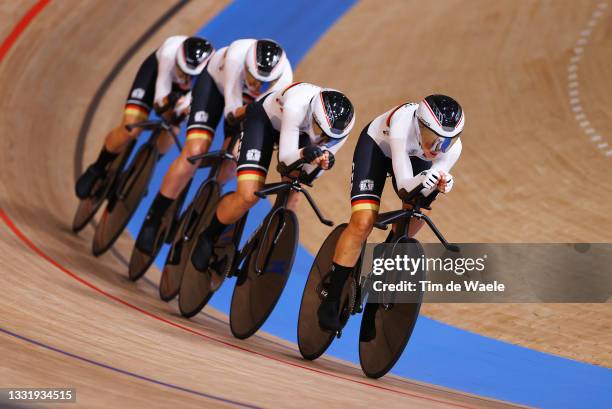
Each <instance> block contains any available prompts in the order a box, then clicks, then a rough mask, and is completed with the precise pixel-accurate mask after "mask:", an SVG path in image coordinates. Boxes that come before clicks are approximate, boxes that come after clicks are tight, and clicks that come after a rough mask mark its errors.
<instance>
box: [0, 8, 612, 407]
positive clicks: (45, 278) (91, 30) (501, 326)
mask: <svg viewBox="0 0 612 409" xmlns="http://www.w3.org/2000/svg"><path fill="white" fill-rule="evenodd" d="M33 4H34V1H30V0H28V1H26V0H24V1H21V2H3V3H2V4H0V15H1V20H0V22H1V24H0V36H1V38H2V39H4V38H5V37H6V36H7V35H8V33H9V32H10V30H11V29H12V27H13V26H14V25H15V23H16V22H17V21H18V20H19V19H20V18H21V17H22V16H23V15H24V14H25V12H26V10H28V9H29V8H30V6H31V5H33ZM173 4H174V2H172V1H161V0H160V1H156V2H146V4H145V2H135V1H134V2H122V5H123V7H121V8H119V7H109V6H108V4H107V3H105V2H93V1H91V2H80V3H77V2H67V1H66V2H55V3H52V4H51V5H49V6H47V7H46V8H45V9H44V11H42V12H41V13H40V15H39V16H37V17H36V19H35V20H34V21H33V22H32V24H31V25H30V26H29V27H28V28H27V30H25V31H24V32H23V34H22V35H21V37H20V38H19V40H18V41H17V42H16V43H15V45H14V46H13V48H12V49H11V51H10V52H9V54H8V55H6V57H5V58H4V60H3V61H2V62H1V63H0V84H2V95H3V98H2V100H1V101H0V104H1V108H2V109H0V132H1V133H2V137H1V144H2V145H1V146H2V148H3V149H2V152H1V153H0V175H2V179H1V182H0V204H1V209H2V212H1V213H0V214H1V215H2V217H3V219H4V221H5V223H6V226H5V227H3V228H2V233H1V236H0V237H2V240H1V241H0V263H1V265H2V267H1V268H0V269H1V270H0V271H2V277H3V281H4V285H3V295H4V297H2V299H1V300H0V311H1V314H2V327H3V329H4V330H5V331H9V332H12V333H13V334H18V335H20V336H21V337H24V338H21V339H19V338H16V337H15V336H11V335H10V334H9V333H7V332H3V333H1V334H0V339H1V341H0V356H2V362H3V365H2V368H1V369H2V370H1V371H0V384H1V385H2V386H11V385H13V386H20V387H24V386H41V385H45V386H54V385H58V386H60V385H62V386H65V385H70V386H74V387H76V388H77V390H78V399H79V402H80V405H79V406H81V407H88V408H89V407H91V408H93V407H105V408H106V407H147V408H150V407H168V406H170V405H173V406H177V407H196V406H197V407H212V406H241V405H242V406H244V405H252V406H256V407H303V406H314V405H322V406H324V407H346V406H349V407H358V406H363V407H365V406H368V405H372V404H377V405H385V406H386V407H418V408H428V407H431V408H437V407H505V406H508V405H505V404H503V403H499V402H494V401H489V400H485V399H482V398H479V397H473V396H469V395H465V394H461V393H457V392H454V391H448V390H446V389H443V388H439V387H435V386H431V385H424V384H421V383H417V382H412V381H408V380H404V379H399V378H396V377H392V376H389V377H385V378H384V379H382V380H380V381H377V382H372V381H370V380H367V379H365V378H363V376H362V375H361V373H360V371H359V370H358V369H357V368H355V367H354V366H352V365H348V364H346V363H343V362H339V361H335V360H332V359H322V360H319V361H318V362H316V363H314V364H311V363H307V362H304V361H303V360H301V359H298V354H297V352H296V351H295V349H294V347H293V346H292V345H289V344H287V343H284V342H283V341H279V340H278V339H275V338H273V337H271V336H267V335H262V336H259V337H254V338H252V339H251V340H249V341H247V342H237V341H235V340H234V339H233V338H232V337H231V335H230V333H229V330H228V328H227V325H226V324H224V320H225V317H224V316H222V315H221V314H217V313H215V312H210V311H209V312H208V313H207V314H201V315H200V316H198V317H197V318H195V319H193V320H191V321H187V320H183V319H181V318H179V317H177V315H176V306H175V305H173V304H171V305H167V304H165V303H162V302H160V301H159V300H158V299H157V292H156V290H155V289H154V288H152V287H150V286H148V285H146V283H138V284H136V285H135V284H132V283H128V282H127V281H126V279H125V266H124V265H123V264H122V263H121V261H120V260H118V257H116V255H112V254H109V255H106V256H104V257H102V258H100V259H95V258H93V257H92V256H90V253H89V248H90V247H89V244H90V240H91V236H92V230H91V229H86V230H85V232H83V233H82V234H81V235H79V236H74V235H72V234H71V233H70V231H69V223H70V220H71V218H72V214H73V211H74V208H75V199H74V195H73V181H74V179H73V175H74V166H75V164H74V160H73V158H74V146H75V141H76V136H77V134H78V132H79V128H80V126H81V123H82V121H83V117H84V115H85V110H86V108H87V106H88V104H89V102H90V100H91V98H92V96H93V94H94V93H95V92H96V90H97V89H98V87H99V86H100V83H101V82H102V81H103V79H104V78H105V77H106V76H107V74H108V72H109V71H110V70H111V68H112V67H113V66H114V65H115V63H116V61H118V60H119V59H120V58H121V56H122V55H123V54H124V53H125V51H126V50H127V49H128V47H130V46H131V45H132V44H133V43H134V42H135V41H136V40H137V39H138V37H139V36H140V35H141V34H142V33H143V32H144V31H145V30H146V29H147V28H149V27H150V26H151V25H152V24H153V23H154V22H155V21H156V20H157V19H158V18H159V16H161V15H163V14H164V13H165V12H166V11H167V10H168V9H170V8H171V7H172V6H173ZM436 4H437V5H436V7H435V8H434V9H432V8H431V6H428V5H426V4H425V3H424V2H416V1H415V2H404V1H397V2H385V7H384V8H382V7H380V5H379V3H377V2H374V1H370V2H363V3H360V4H358V5H357V6H356V7H355V8H353V9H352V10H351V11H349V13H348V14H347V15H345V16H344V17H343V18H342V19H341V20H340V21H339V22H338V23H337V24H336V25H335V26H334V27H333V28H332V29H331V30H330V31H329V32H328V33H327V34H326V35H325V36H324V37H323V38H322V40H321V41H320V43H319V44H318V45H317V46H315V47H314V49H313V50H312V51H311V52H310V53H309V55H308V56H307V57H306V59H305V60H304V61H303V63H302V64H301V65H300V66H299V67H298V69H297V71H296V78H297V79H300V80H307V81H310V82H314V83H318V82H320V83H324V84H326V85H328V86H334V87H337V88H340V89H343V90H346V91H347V93H349V95H350V96H351V98H352V99H353V100H354V102H355V104H356V106H357V107H358V115H359V117H358V125H357V128H359V129H360V128H361V127H362V126H364V125H365V124H366V123H367V122H368V121H369V120H370V119H372V118H373V117H374V116H375V115H377V114H378V113H379V112H382V111H384V110H386V109H388V108H389V107H392V106H394V105H396V104H398V103H400V102H403V101H405V100H414V99H416V98H418V97H419V96H421V95H423V94H424V93H426V92H429V91H431V90H444V92H447V93H449V94H451V95H456V96H457V98H458V99H460V101H461V102H462V104H463V105H464V106H465V109H466V112H467V115H466V117H467V121H468V130H469V131H466V134H465V138H464V140H465V142H464V146H465V151H464V154H463V156H462V159H461V161H460V163H459V164H458V166H457V167H456V170H455V171H454V173H455V175H456V177H457V185H456V191H454V192H453V194H452V195H449V196H448V197H447V198H445V199H444V200H443V201H442V200H440V202H439V203H438V206H437V207H438V211H437V212H436V213H435V217H436V221H437V223H438V224H439V226H440V227H441V228H442V229H443V230H444V231H445V232H446V234H447V235H448V237H449V238H451V239H452V240H453V241H457V242H461V241H465V242H478V241H491V242H520V241H522V242H525V241H527V242H538V241H554V242H564V241H602V242H607V241H610V233H609V231H610V227H611V226H612V220H611V218H612V217H611V216H610V214H609V203H608V202H609V195H610V193H609V192H610V191H612V189H610V188H611V187H612V186H611V182H610V177H609V175H610V172H609V168H610V161H611V160H612V158H611V157H607V156H606V155H605V151H602V150H601V149H599V148H597V144H594V143H593V142H591V141H590V138H589V136H588V135H585V134H584V132H583V131H582V129H581V127H580V126H579V123H578V122H577V121H576V119H575V113H574V112H573V111H572V105H571V104H570V97H569V96H568V71H567V70H568V68H567V66H568V62H569V60H570V58H571V56H572V49H573V47H574V45H575V43H576V40H577V39H578V38H579V35H580V32H581V30H583V29H584V28H585V27H586V23H587V21H589V18H590V16H591V13H592V12H593V10H595V9H596V7H597V2H590V1H586V2H582V3H569V2H563V3H561V2H558V3H552V4H549V3H547V5H546V8H544V6H543V5H541V4H540V3H536V2H527V1H524V2H513V3H511V2H504V3H501V4H497V3H494V2H487V1H482V2H474V3H473V5H472V6H471V7H470V8H468V9H466V8H463V7H460V3H459V2H438V3H436ZM224 5H225V3H224V2H204V1H198V2H193V3H190V4H188V5H187V6H185V7H184V8H182V9H180V10H179V11H178V12H177V14H176V15H174V16H173V17H172V18H170V19H169V20H168V21H167V22H166V23H165V24H164V25H163V26H162V27H161V28H160V29H159V30H158V31H157V32H156V33H155V34H153V35H152V36H150V37H149V38H148V40H147V41H146V43H145V44H143V46H142V48H141V49H140V50H139V51H138V52H137V53H136V55H134V56H133V58H131V59H130V60H129V62H128V63H127V65H126V67H125V68H124V69H123V70H122V71H121V72H120V73H119V75H118V76H117V78H116V79H115V80H114V81H113V83H112V86H111V87H110V88H109V90H108V92H107V93H106V95H105V98H103V99H102V100H101V103H100V106H99V107H98V110H97V111H96V115H95V116H94V117H93V118H92V127H91V131H90V133H89V134H88V139H87V143H86V146H85V162H86V163H87V162H88V161H89V160H91V158H92V157H93V156H94V155H95V154H96V153H97V151H98V149H99V144H100V141H101V139H102V138H103V136H104V134H105V132H106V131H107V130H108V129H109V128H110V127H112V126H113V125H114V124H115V123H116V121H117V119H118V117H119V116H120V112H121V105H122V101H123V99H124V97H125V92H126V89H127V87H128V86H129V84H130V82H131V81H132V78H133V73H134V72H135V71H136V69H137V67H138V65H139V63H140V61H141V60H142V59H143V58H144V56H146V54H147V53H149V52H150V50H151V49H153V48H155V47H156V46H157V45H158V44H159V43H160V42H161V41H162V39H163V38H165V37H166V36H168V35H171V34H174V33H178V32H181V33H192V32H194V31H196V30H197V29H198V28H199V27H200V26H201V25H202V24H203V23H204V22H205V21H207V20H208V19H209V18H210V17H211V16H212V15H214V14H215V13H216V12H218V11H219V10H220V9H221V8H222V7H223V6H224ZM457 10H460V11H461V12H460V13H459V12H457ZM372 16H376V17H375V18H373V17H372ZM447 20H452V21H453V24H452V25H449V26H448V28H447V29H446V30H439V29H438V27H439V25H438V24H439V22H440V21H447ZM557 26H561V27H563V28H564V30H562V31H561V30H553V29H552V28H554V27H557ZM512 27H522V28H523V29H522V30H520V31H517V30H512ZM609 29H610V19H609V18H603V19H601V20H600V21H599V22H598V24H597V26H596V27H595V28H594V29H593V34H592V35H591V37H590V38H591V41H590V43H589V44H588V45H587V46H585V52H584V57H583V59H582V60H581V61H580V74H581V75H580V92H581V95H583V96H588V98H584V99H583V104H584V111H585V112H586V113H587V114H588V117H589V120H590V121H591V123H592V125H593V127H594V128H595V129H597V131H598V132H599V133H600V134H601V135H602V137H604V138H605V135H606V134H608V135H609V134H610V133H611V131H612V129H610V125H609V124H610V112H609V111H607V110H606V109H605V108H599V107H601V106H603V104H606V103H607V102H608V101H609V96H608V94H607V93H606V90H607V89H609V86H610V83H609V81H610V80H609V78H612V76H611V75H610V74H611V72H610V71H611V70H612V68H611V67H610V65H609V61H608V60H607V59H606V57H607V56H609V55H610V48H611V42H610V36H609V34H608V30H609ZM483 33H487V34H486V35H483ZM449 38H450V39H452V40H453V41H449ZM458 44H460V45H458ZM527 45H528V46H527ZM364 48H367V50H368V52H367V53H363V52H360V51H361V50H363V49H364ZM432 50H435V52H436V53H438V54H437V55H436V56H432ZM344 55H350V56H351V58H350V59H347V60H345V61H344V62H343V67H344V68H343V70H330V69H329V68H330V67H332V66H334V65H335V63H334V62H335V61H337V60H338V58H339V57H342V56H344ZM391 56H392V57H391ZM438 56H444V58H438ZM433 60H435V61H436V64H435V66H433V64H432V61H433ZM321 61H329V62H330V63H329V64H325V63H323V64H322V63H321ZM347 73H350V75H347ZM354 142H355V140H352V141H349V144H348V146H347V148H345V149H344V150H343V152H342V154H341V156H340V157H339V158H338V161H337V169H335V170H334V173H333V174H330V175H329V177H326V178H323V179H322V180H321V181H320V183H319V184H318V185H317V188H316V189H315V190H314V193H315V195H316V196H318V200H319V201H320V202H321V203H325V205H326V206H328V210H327V211H328V213H329V214H333V215H334V219H335V220H342V219H346V218H347V217H348V182H347V181H348V177H349V175H350V157H351V155H352V148H353V146H354ZM611 142H612V141H611ZM332 187H333V189H332ZM396 204H397V202H396V201H395V200H394V199H393V198H392V196H387V197H385V200H384V202H383V210H388V209H391V208H393V207H394V206H396ZM300 216H301V217H305V218H308V217H310V216H311V213H310V211H309V210H307V209H304V211H303V212H301V215H300ZM303 225H304V229H303V230H302V242H303V243H304V244H305V245H306V246H307V248H308V249H309V250H311V251H316V248H317V247H318V244H319V243H320V242H321V240H322V239H323V238H324V237H325V235H326V234H327V231H326V230H324V229H319V228H318V227H317V230H309V229H308V228H307V226H308V225H309V223H303ZM312 225H316V224H315V223H312ZM423 238H425V239H431V237H430V236H428V235H423ZM116 247H117V252H118V253H119V254H122V255H123V257H125V256H126V255H127V254H128V251H129V248H130V239H129V238H128V237H127V236H126V237H123V238H122V239H121V240H120V242H119V244H118V245H117V246H116ZM151 277H152V280H153V281H156V280H157V279H158V277H159V273H158V272H153V273H152V274H151ZM75 278H76V279H75ZM79 280H80V281H79ZM426 312H427V313H429V315H430V316H433V317H435V318H438V319H441V320H443V321H446V322H449V323H452V324H454V325H457V326H460V327H464V328H467V329H470V330H473V331H475V332H479V333H482V334H485V335H489V336H494V337H496V338H500V339H504V340H507V341H510V342H514V343H518V344H521V345H525V346H528V347H532V348H536V349H540V350H543V351H546V352H551V353H556V354H559V355H564V356H568V357H572V358H576V359H580V360H583V361H587V362H592V363H596V364H601V365H606V366H610V365H611V364H612V354H611V345H612V342H611V339H610V336H611V334H612V331H611V329H612V328H611V323H612V311H611V309H610V306H609V304H608V305H579V306H576V305H448V304H447V305H440V306H435V305H429V306H426ZM28 340H29V341H28ZM32 341H36V342H39V343H41V344H35V343H33V342H32ZM42 344H44V345H47V346H51V347H53V348H56V350H50V349H49V348H46V347H44V346H43V345H42ZM60 350H61V351H64V352H66V353H69V354H72V355H66V354H65V353H61V352H59V351H60ZM79 358H80V359H79ZM101 365H107V366H108V367H103V366H101ZM109 367H113V368H118V369H120V370H121V371H123V372H118V371H117V370H112V369H110V368H109ZM138 376H140V377H138ZM162 383H163V384H162ZM179 387H180V388H182V389H179ZM152 396H154V399H151V397H152Z"/></svg>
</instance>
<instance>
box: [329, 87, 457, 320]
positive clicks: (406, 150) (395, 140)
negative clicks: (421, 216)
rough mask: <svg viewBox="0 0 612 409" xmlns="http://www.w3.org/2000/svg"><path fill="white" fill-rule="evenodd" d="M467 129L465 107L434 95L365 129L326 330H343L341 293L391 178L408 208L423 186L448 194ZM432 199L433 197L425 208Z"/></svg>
mask: <svg viewBox="0 0 612 409" xmlns="http://www.w3.org/2000/svg"><path fill="white" fill-rule="evenodd" d="M464 123H465V116H464V113H463V110H462V108H461V106H460V105H459V104H458V103H457V102H456V101H455V100H454V99H452V98H450V97H447V96H445V95H437V94H436V95H430V96H428V97H427V98H425V99H423V100H422V101H421V102H420V103H418V104H415V103H407V104H402V105H400V106H398V107H395V108H393V109H391V110H389V111H387V112H385V113H383V114H382V115H380V116H378V117H377V118H376V119H374V120H373V121H372V122H371V123H370V124H369V125H367V126H366V127H365V128H364V129H363V131H362V133H361V135H360V137H359V140H358V141H357V146H356V147H355V153H354V155H353V175H352V179H351V180H352V182H351V183H352V187H351V219H350V222H349V224H348V226H347V228H346V229H345V230H344V231H343V232H342V234H341V236H340V238H339V240H338V243H337V244H336V250H335V253H334V258H333V266H332V272H331V282H330V285H329V288H328V295H327V297H326V299H325V300H324V301H323V302H322V303H321V307H320V308H319V311H318V315H319V324H320V325H321V327H322V328H324V329H328V330H332V331H338V330H339V329H340V328H341V325H340V320H339V316H338V308H339V300H340V295H341V292H342V288H343V286H344V283H345V282H346V280H347V278H348V277H349V275H350V274H351V272H352V271H353V269H354V267H355V264H356V263H357V260H358V259H359V254H360V253H361V248H362V246H363V243H364V242H365V241H366V240H367V238H368V236H369V234H370V232H371V231H372V227H373V226H374V222H375V220H376V216H377V215H378V210H379V206H380V196H381V194H382V192H383V188H384V185H385V181H386V177H387V174H390V175H392V176H393V187H394V188H395V191H396V193H397V194H398V196H399V197H400V198H401V199H402V201H404V207H410V206H411V204H410V203H406V202H405V200H404V197H406V195H407V193H409V192H411V191H412V190H414V189H416V188H418V187H419V186H420V185H421V184H422V185H423V186H424V188H423V189H422V190H421V193H423V195H425V196H430V194H431V193H432V192H433V190H435V189H436V188H437V189H439V190H440V192H442V193H448V192H450V191H451V189H452V188H453V184H454V178H453V177H452V175H451V174H450V170H451V169H452V167H453V166H454V164H455V163H456V162H457V160H458V159H459V156H460V155H461V148H462V146H461V140H460V138H459V134H460V133H461V132H462V131H463V126H464ZM434 198H435V195H431V197H430V198H429V203H427V204H431V201H433V199H434ZM422 225H423V221H422V220H413V221H411V223H410V230H409V232H408V235H409V236H410V237H412V236H414V235H415V234H416V233H417V232H418V231H419V229H420V228H421V227H422ZM364 319H367V318H366V316H365V315H364Z"/></svg>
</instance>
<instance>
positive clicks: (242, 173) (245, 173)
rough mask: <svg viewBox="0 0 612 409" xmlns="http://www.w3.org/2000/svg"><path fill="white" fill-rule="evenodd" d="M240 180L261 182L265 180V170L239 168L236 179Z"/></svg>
mask: <svg viewBox="0 0 612 409" xmlns="http://www.w3.org/2000/svg"><path fill="white" fill-rule="evenodd" d="M242 180H255V181H258V182H262V183H263V182H265V181H266V172H263V171H261V170H256V169H245V170H239V171H238V181H242Z"/></svg>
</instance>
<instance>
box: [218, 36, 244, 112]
mask: <svg viewBox="0 0 612 409" xmlns="http://www.w3.org/2000/svg"><path fill="white" fill-rule="evenodd" d="M232 51H233V49H232V46H230V47H229V48H228V49H227V52H226V54H225V63H224V68H223V69H224V71H225V78H224V87H223V88H224V90H223V98H224V99H225V108H224V109H223V116H224V117H225V118H227V117H228V116H229V114H232V116H234V117H235V116H236V110H237V109H238V108H240V107H242V78H241V77H240V76H241V75H242V70H243V68H242V66H243V65H244V61H242V60H239V59H237V58H235V56H234V54H235V53H234V52H232ZM237 119H241V118H237Z"/></svg>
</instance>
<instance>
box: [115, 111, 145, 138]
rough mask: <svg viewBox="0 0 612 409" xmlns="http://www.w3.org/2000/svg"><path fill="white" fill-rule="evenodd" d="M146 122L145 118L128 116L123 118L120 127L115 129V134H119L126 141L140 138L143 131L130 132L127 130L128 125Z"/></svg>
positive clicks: (134, 130)
mask: <svg viewBox="0 0 612 409" xmlns="http://www.w3.org/2000/svg"><path fill="white" fill-rule="evenodd" d="M144 120H145V119H144V118H140V117H137V116H132V115H126V116H124V117H123V121H122V122H121V125H119V127H117V128H116V129H115V132H117V133H119V134H120V135H121V136H123V137H124V138H125V139H135V138H137V137H138V135H140V132H141V131H142V130H141V129H140V128H134V129H132V130H131V131H129V130H128V129H127V128H126V125H131V124H135V123H137V122H141V121H144Z"/></svg>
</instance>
